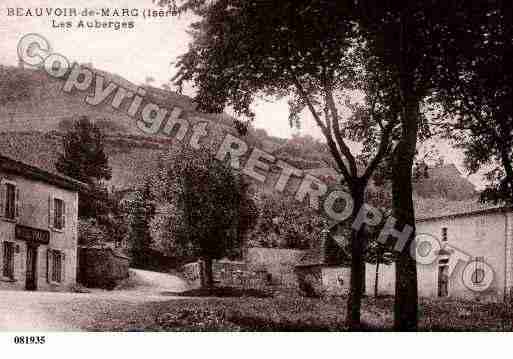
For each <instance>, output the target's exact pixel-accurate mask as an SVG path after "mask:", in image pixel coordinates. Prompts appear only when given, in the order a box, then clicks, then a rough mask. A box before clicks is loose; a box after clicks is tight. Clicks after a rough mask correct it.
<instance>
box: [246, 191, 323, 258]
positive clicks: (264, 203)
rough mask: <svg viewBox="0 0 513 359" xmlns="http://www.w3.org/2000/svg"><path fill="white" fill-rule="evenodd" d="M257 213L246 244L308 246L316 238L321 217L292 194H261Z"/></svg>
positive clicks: (295, 247)
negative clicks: (256, 218) (255, 221)
mask: <svg viewBox="0 0 513 359" xmlns="http://www.w3.org/2000/svg"><path fill="white" fill-rule="evenodd" d="M259 209H260V215H259V218H258V221H257V225H256V226H255V228H254V230H253V231H252V232H251V234H250V239H249V244H250V246H256V247H267V248H293V249H308V248H310V247H311V245H312V244H313V243H314V241H318V240H319V238H320V235H321V230H322V229H323V223H324V220H323V218H322V216H321V215H320V213H318V212H316V211H313V210H311V209H310V208H309V207H306V206H304V205H302V204H301V203H298V202H297V201H296V200H295V199H294V198H293V197H291V196H284V195H278V194H263V195H262V196H261V198H260V200H259Z"/></svg>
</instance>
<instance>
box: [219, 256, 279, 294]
mask: <svg viewBox="0 0 513 359" xmlns="http://www.w3.org/2000/svg"><path fill="white" fill-rule="evenodd" d="M213 273H214V282H215V283H216V285H218V286H221V287H236V288H245V289H263V288H265V287H266V286H267V285H269V284H270V280H271V278H270V275H269V273H268V272H267V271H266V270H264V269H261V268H258V266H256V267H255V266H252V265H250V264H248V263H246V262H239V261H228V260H219V261H214V264H213Z"/></svg>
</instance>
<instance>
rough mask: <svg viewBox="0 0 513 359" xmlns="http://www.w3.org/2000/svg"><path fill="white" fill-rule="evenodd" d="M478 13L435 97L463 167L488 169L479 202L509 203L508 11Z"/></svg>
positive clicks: (512, 108)
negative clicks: (462, 157)
mask: <svg viewBox="0 0 513 359" xmlns="http://www.w3.org/2000/svg"><path fill="white" fill-rule="evenodd" d="M478 15H480V16H481V17H483V20H482V21H480V22H481V26H474V27H472V28H470V29H468V31H467V32H466V34H465V36H466V37H467V38H468V39H469V40H470V41H467V43H468V46H466V47H463V48H462V49H460V51H459V52H458V53H455V54H454V56H455V57H456V59H457V60H458V61H457V63H456V64H455V66H453V67H452V68H448V69H447V70H446V71H445V72H444V73H443V81H445V86H444V87H443V88H441V89H440V90H439V91H438V92H437V93H436V94H435V96H434V97H435V99H436V100H437V102H438V103H441V104H442V105H443V107H444V109H445V111H443V112H441V113H442V114H443V115H444V117H445V118H447V117H450V118H451V120H449V121H447V120H445V121H442V122H441V124H442V125H445V127H446V128H447V129H448V130H449V132H448V137H449V138H451V139H453V140H455V142H456V144H457V145H458V146H459V147H461V148H462V149H463V150H464V153H465V162H466V166H467V168H468V169H469V170H470V171H471V172H472V173H475V172H477V171H478V170H479V169H480V168H482V167H488V173H487V174H486V177H487V179H488V181H489V185H488V187H487V188H486V190H485V191H483V192H482V197H481V198H482V200H485V201H486V200H491V201H494V202H499V201H502V202H506V203H513V167H512V161H513V119H512V116H513V115H512V114H513V89H512V86H513V73H512V69H511V64H510V62H511V57H512V55H513V26H512V15H511V10H510V9H508V8H506V5H505V4H501V3H499V6H493V7H488V8H482V11H481V12H480V13H479V14H478ZM476 16H477V15H476ZM456 65H457V66H456Z"/></svg>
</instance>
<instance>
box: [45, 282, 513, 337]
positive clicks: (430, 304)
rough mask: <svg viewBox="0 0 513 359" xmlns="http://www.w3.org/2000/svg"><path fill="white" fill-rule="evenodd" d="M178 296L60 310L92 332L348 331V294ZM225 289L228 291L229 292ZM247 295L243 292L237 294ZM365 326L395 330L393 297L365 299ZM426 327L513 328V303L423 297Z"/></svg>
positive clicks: (422, 324)
mask: <svg viewBox="0 0 513 359" xmlns="http://www.w3.org/2000/svg"><path fill="white" fill-rule="evenodd" d="M191 294H194V293H191ZM195 294H197V295H198V297H175V298H173V299H170V300H169V301H161V302H149V303H148V302H145V303H123V302H115V301H109V302H93V301H90V300H84V301H82V300H79V301H77V302H75V303H74V304H73V306H72V307H68V306H62V308H61V307H59V308H58V310H57V309H55V310H56V311H57V312H56V313H55V314H56V315H57V314H59V315H60V316H62V319H63V320H70V317H71V318H73V317H75V318H76V320H75V322H76V323H79V324H78V325H79V327H80V328H82V329H83V330H88V331H346V330H347V327H346V325H345V311H346V298H340V297H334V298H327V299H317V298H305V297H301V296H291V295H277V296H274V297H253V296H248V293H244V295H242V296H235V297H217V298H216V297H202V295H204V294H205V293H195ZM223 294H225V295H226V294H228V292H226V291H225V292H224V293H223ZM235 294H241V293H235ZM362 321H363V322H364V328H363V330H367V331H390V330H392V326H393V298H392V297H383V298H378V299H375V298H372V297H370V298H365V299H364V302H363V307H362ZM419 330H421V331H513V306H512V305H510V304H504V303H477V302H466V301H461V300H450V299H446V300H431V299H421V301H420V303H419Z"/></svg>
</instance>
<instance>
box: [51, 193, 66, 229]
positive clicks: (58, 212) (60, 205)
mask: <svg viewBox="0 0 513 359" xmlns="http://www.w3.org/2000/svg"><path fill="white" fill-rule="evenodd" d="M53 211H54V213H53V228H55V229H63V228H64V226H65V224H66V220H65V215H66V213H65V211H66V210H65V206H64V201H63V200H62V199H58V198H54V200H53Z"/></svg>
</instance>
